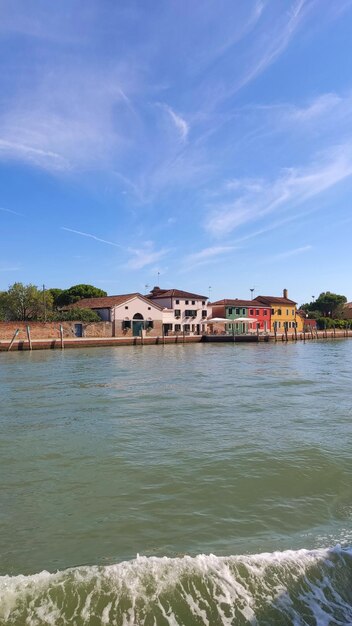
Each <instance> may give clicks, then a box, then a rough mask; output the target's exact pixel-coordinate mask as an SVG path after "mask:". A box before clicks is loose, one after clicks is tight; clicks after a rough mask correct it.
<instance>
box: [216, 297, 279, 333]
mask: <svg viewBox="0 0 352 626" xmlns="http://www.w3.org/2000/svg"><path fill="white" fill-rule="evenodd" d="M211 307H212V314H211V315H212V317H214V318H216V317H219V318H221V317H226V318H227V319H231V320H234V324H233V325H232V324H231V325H228V326H227V330H228V332H233V331H234V332H235V333H245V332H247V331H249V332H251V331H252V332H253V331H257V330H259V332H267V331H270V318H271V308H270V306H268V305H265V304H261V303H259V302H257V301H256V300H239V299H238V298H234V299H224V300H217V301H216V302H212V304H211ZM241 318H242V319H243V318H247V320H251V319H252V320H253V321H252V322H250V321H239V322H236V321H235V320H236V319H239V320H241Z"/></svg>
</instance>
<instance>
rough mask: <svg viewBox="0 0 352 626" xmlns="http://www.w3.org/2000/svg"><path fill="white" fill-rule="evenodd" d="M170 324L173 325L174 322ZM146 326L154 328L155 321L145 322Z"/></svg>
mask: <svg viewBox="0 0 352 626" xmlns="http://www.w3.org/2000/svg"><path fill="white" fill-rule="evenodd" d="M170 326H172V324H170ZM145 327H146V328H154V322H146V323H145Z"/></svg>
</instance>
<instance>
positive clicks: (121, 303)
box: [71, 293, 164, 337]
mask: <svg viewBox="0 0 352 626" xmlns="http://www.w3.org/2000/svg"><path fill="white" fill-rule="evenodd" d="M71 307H74V308H76V307H79V308H82V309H91V310H92V311H95V312H96V313H97V314H98V315H99V317H100V318H101V319H102V320H103V321H105V322H112V334H113V336H114V337H130V336H133V337H139V336H140V335H141V331H142V330H143V331H145V332H146V334H147V335H150V336H153V337H155V336H161V335H162V334H163V308H164V307H163V306H160V305H159V304H158V303H156V302H151V300H149V299H147V298H146V297H145V296H142V295H141V294H140V293H127V294H123V295H118V296H105V297H101V298H84V299H83V300H79V301H78V302H75V303H74V304H73V305H71Z"/></svg>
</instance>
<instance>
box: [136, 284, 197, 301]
mask: <svg viewBox="0 0 352 626" xmlns="http://www.w3.org/2000/svg"><path fill="white" fill-rule="evenodd" d="M147 297H148V298H151V299H152V300H154V299H155V298H189V299H190V300H207V299H208V296H201V295H199V294H197V293H190V292H189V291H182V290H181V289H160V288H159V287H154V289H153V290H152V291H151V292H150V293H149V294H148V296H147Z"/></svg>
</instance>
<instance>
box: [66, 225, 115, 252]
mask: <svg viewBox="0 0 352 626" xmlns="http://www.w3.org/2000/svg"><path fill="white" fill-rule="evenodd" d="M61 230H66V231H67V232H69V233H74V234H75V235H81V236H82V237H89V239H94V240H95V241H99V242H100V243H106V244H108V245H109V246H114V247H115V248H122V249H124V248H123V246H121V245H120V244H119V243H116V242H115V241H109V240H108V239H102V238H101V237H97V236H96V235H92V234H91V233H84V232H82V231H81V230H74V229H73V228H67V227H66V226H61Z"/></svg>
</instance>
